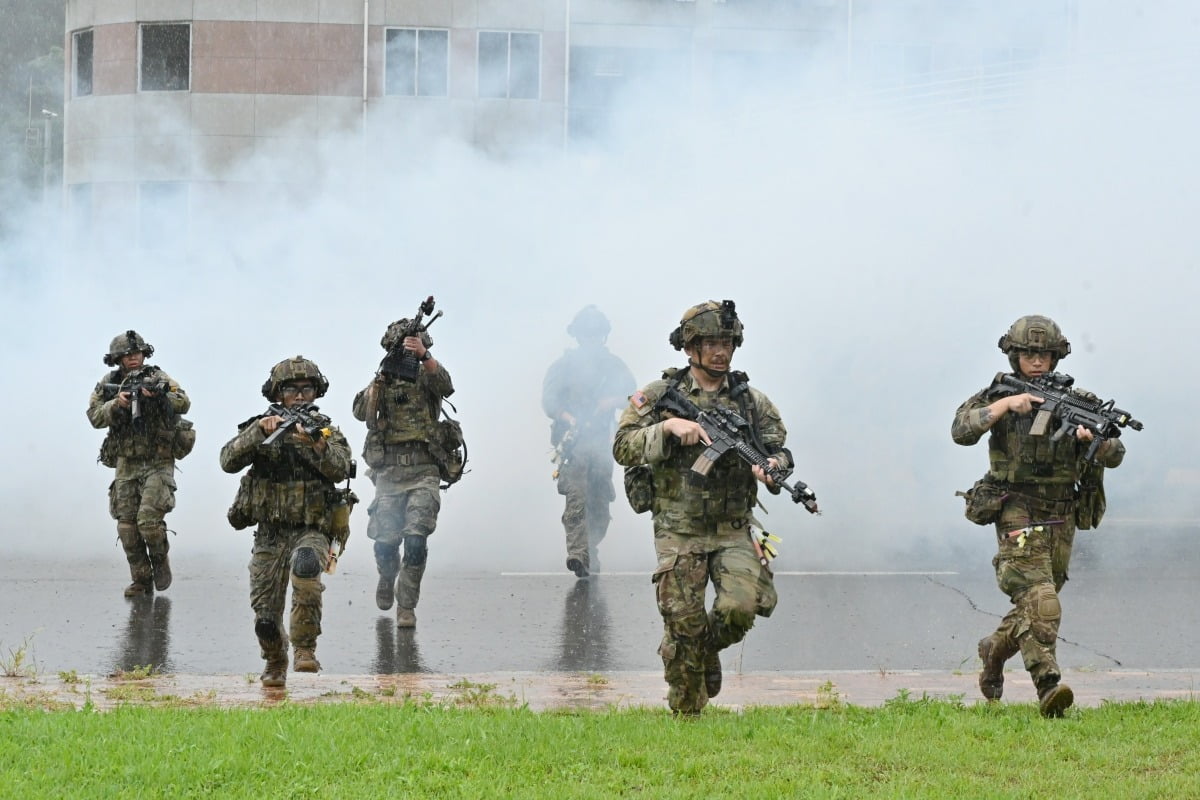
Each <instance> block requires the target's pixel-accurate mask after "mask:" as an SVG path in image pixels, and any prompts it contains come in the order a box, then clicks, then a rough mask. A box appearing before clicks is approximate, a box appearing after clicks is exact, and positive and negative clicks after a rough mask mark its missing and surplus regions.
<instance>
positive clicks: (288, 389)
mask: <svg viewBox="0 0 1200 800" xmlns="http://www.w3.org/2000/svg"><path fill="white" fill-rule="evenodd" d="M280 391H281V392H283V396H284V397H295V396H296V395H298V394H302V395H304V396H305V397H316V396H317V387H316V386H313V385H312V384H311V383H300V384H295V383H285V384H284V385H283V388H282V389H280Z"/></svg>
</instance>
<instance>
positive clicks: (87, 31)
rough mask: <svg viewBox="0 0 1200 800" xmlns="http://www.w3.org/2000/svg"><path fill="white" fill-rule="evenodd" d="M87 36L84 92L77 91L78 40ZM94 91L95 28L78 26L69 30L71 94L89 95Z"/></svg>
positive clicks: (75, 95) (78, 95)
mask: <svg viewBox="0 0 1200 800" xmlns="http://www.w3.org/2000/svg"><path fill="white" fill-rule="evenodd" d="M85 35H86V36H87V37H88V39H89V41H90V44H89V46H88V87H87V91H86V92H81V91H79V83H80V81H79V63H80V62H79V40H80V38H81V37H83V36H85ZM95 91H96V29H95V28H80V29H79V30H77V31H72V32H71V96H72V97H91V96H92V94H94V93H95Z"/></svg>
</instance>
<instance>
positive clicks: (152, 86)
mask: <svg viewBox="0 0 1200 800" xmlns="http://www.w3.org/2000/svg"><path fill="white" fill-rule="evenodd" d="M141 45H142V49H141V69H140V76H141V84H140V86H141V90H142V91H143V92H186V91H187V90H188V88H189V87H190V85H191V73H192V69H191V66H192V27H191V26H190V25H188V24H186V23H182V24H170V25H164V24H145V25H142V42H141Z"/></svg>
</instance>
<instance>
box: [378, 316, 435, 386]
mask: <svg viewBox="0 0 1200 800" xmlns="http://www.w3.org/2000/svg"><path fill="white" fill-rule="evenodd" d="M426 314H433V295H430V296H429V297H426V298H425V302H423V303H421V305H420V306H418V308H417V315H416V316H415V317H413V318H412V321H410V322H409V323H408V324H407V325H405V326H404V327H403V328H402V329H401V330H400V335H399V336H397V337H396V343H395V344H394V345H393V346H392V348H391V349H390V350H388V352H387V355H386V356H384V357H383V361H381V362H379V374H380V375H383V376H386V377H388V378H396V379H399V380H402V381H407V382H408V383H415V382H416V380H417V375H418V374H419V372H420V369H421V362H420V361H418V360H417V357H416V355H414V354H413V352H412V351H411V350H406V349H405V348H404V339H405V337H408V336H420V335H421V334H422V333H424V332H425V330H426V329H427V328H428V327H429V326H430V325H432V324H433V323H434V322H435V321H436V320H437V318H438V317H440V316H441V315H442V312H441V311H439V312H437V313H436V314H433V316H432V317H430V319H429V321H428V322H426V323H424V324H422V323H421V319H422V318H423V317H424V316H425V315H426Z"/></svg>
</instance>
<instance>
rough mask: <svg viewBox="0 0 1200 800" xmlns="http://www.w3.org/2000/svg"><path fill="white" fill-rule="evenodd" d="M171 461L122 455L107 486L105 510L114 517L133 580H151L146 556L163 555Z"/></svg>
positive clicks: (172, 499) (172, 476) (166, 546)
mask: <svg viewBox="0 0 1200 800" xmlns="http://www.w3.org/2000/svg"><path fill="white" fill-rule="evenodd" d="M175 489H176V484H175V462H174V461H172V460H170V459H167V460H165V461H134V460H131V459H128V458H122V459H120V461H119V462H118V463H117V471H116V477H115V478H114V479H113V482H112V484H110V485H109V487H108V513H109V514H111V515H112V518H113V519H115V520H116V521H117V536H118V538H119V539H120V540H121V547H122V548H123V549H124V550H125V558H126V560H127V561H128V562H129V573H130V576H131V577H132V578H133V581H134V582H135V583H144V584H149V583H150V581H151V567H150V557H151V556H155V557H159V556H163V555H166V553H167V550H168V549H169V548H170V543H169V542H168V541H167V523H166V522H164V521H163V518H164V517H165V516H166V515H167V514H168V513H170V511H171V509H173V508H175Z"/></svg>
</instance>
